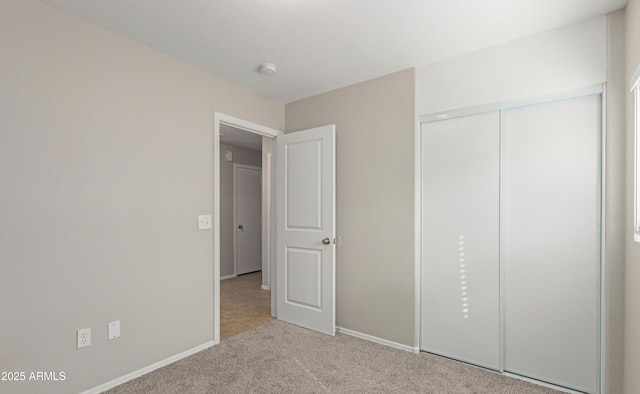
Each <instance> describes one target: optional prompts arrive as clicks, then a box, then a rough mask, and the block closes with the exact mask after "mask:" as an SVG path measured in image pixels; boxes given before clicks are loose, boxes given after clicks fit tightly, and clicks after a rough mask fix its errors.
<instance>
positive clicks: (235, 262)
mask: <svg viewBox="0 0 640 394" xmlns="http://www.w3.org/2000/svg"><path fill="white" fill-rule="evenodd" d="M238 168H246V169H249V170H256V171H260V173H261V174H262V167H256V166H250V165H247V164H237V163H233V274H234V275H238V232H237V231H236V230H237V228H236V227H237V226H238V195H237V182H238V181H237V176H238V172H237V171H238ZM261 178H262V177H261ZM260 206H261V207H262V199H260ZM262 216H264V215H262ZM260 234H261V235H260V237H261V238H262V223H260ZM260 255H262V247H261V249H260Z"/></svg>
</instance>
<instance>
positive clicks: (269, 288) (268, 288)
mask: <svg viewBox="0 0 640 394" xmlns="http://www.w3.org/2000/svg"><path fill="white" fill-rule="evenodd" d="M260 287H262V290H271V287H269V286H267V285H262V286H260Z"/></svg>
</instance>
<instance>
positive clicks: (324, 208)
mask: <svg viewBox="0 0 640 394" xmlns="http://www.w3.org/2000/svg"><path fill="white" fill-rule="evenodd" d="M276 194H277V212H276V215H277V252H276V256H277V300H278V301H277V303H278V307H277V310H278V319H280V320H283V321H286V322H289V323H292V324H296V325H299V326H302V327H305V328H309V329H312V330H315V331H319V332H322V333H325V334H329V335H334V334H335V247H336V246H335V236H336V234H335V125H330V126H323V127H319V128H315V129H309V130H303V131H298V132H295V133H290V134H285V135H281V136H278V137H277V138H276Z"/></svg>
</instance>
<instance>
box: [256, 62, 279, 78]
mask: <svg viewBox="0 0 640 394" xmlns="http://www.w3.org/2000/svg"><path fill="white" fill-rule="evenodd" d="M277 70H278V67H276V65H275V64H272V63H262V65H260V72H261V73H262V74H264V75H266V76H267V77H270V76H272V75H273V74H275V73H276V71H277Z"/></svg>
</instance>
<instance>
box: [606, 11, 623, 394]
mask: <svg viewBox="0 0 640 394" xmlns="http://www.w3.org/2000/svg"><path fill="white" fill-rule="evenodd" d="M625 85H626V83H625V81H624V11H618V12H615V13H612V14H610V15H608V16H607V89H606V117H605V119H606V129H605V133H606V134H605V146H606V158H607V159H606V165H605V171H606V173H605V202H606V221H605V234H606V239H605V245H606V246H605V266H604V268H605V271H604V289H603V291H604V299H605V302H604V310H603V320H604V324H605V330H604V332H603V336H602V340H603V341H604V345H605V349H606V351H605V354H604V362H605V368H604V376H605V378H604V393H611V394H614V393H621V392H622V370H623V361H624V228H625V209H624V190H625V184H624V182H625V179H624V166H625V162H624V154H623V153H624V149H625V131H624V122H625V118H624V95H625Z"/></svg>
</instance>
